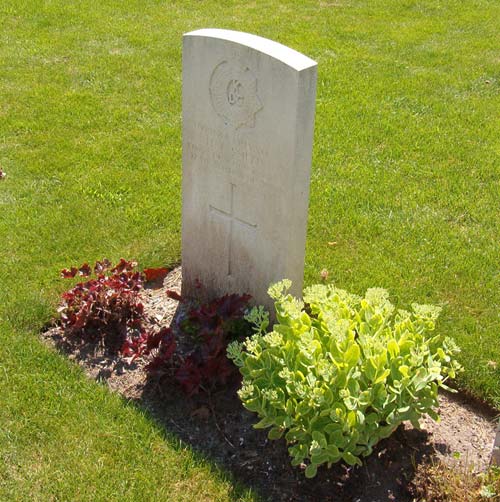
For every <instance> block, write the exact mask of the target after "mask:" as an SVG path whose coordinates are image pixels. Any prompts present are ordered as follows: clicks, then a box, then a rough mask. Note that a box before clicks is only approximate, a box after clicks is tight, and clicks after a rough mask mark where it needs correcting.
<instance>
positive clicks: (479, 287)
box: [0, 0, 500, 500]
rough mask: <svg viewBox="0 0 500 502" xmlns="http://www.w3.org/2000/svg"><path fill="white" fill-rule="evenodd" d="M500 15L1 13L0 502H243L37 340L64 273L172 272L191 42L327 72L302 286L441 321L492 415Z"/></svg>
mask: <svg viewBox="0 0 500 502" xmlns="http://www.w3.org/2000/svg"><path fill="white" fill-rule="evenodd" d="M499 18H500V4H499V3H498V2H496V1H493V0H492V1H486V0H474V1H470V2H462V1H452V0H449V1H442V0H441V1H437V0H434V1H431V0H427V1H423V2H417V1H410V0H405V1H401V0H370V1H355V0H353V1H348V0H345V1H343V0H340V1H332V2H326V1H325V2H312V1H311V2H306V1H300V2H298V1H297V2H268V3H261V2H245V3H243V2H242V3H237V2H229V1H225V2H216V1H215V0H207V1H205V2H164V1H160V0H140V1H139V0H136V1H134V0H129V1H127V2H122V1H109V0H107V1H103V2H99V3H98V2H93V1H91V0H80V1H75V2H62V1H60V0H52V1H42V0H30V1H29V2H27V1H23V0H4V1H3V2H1V4H0V21H1V23H2V30H0V63H1V64H0V66H1V68H2V71H1V72H0V97H1V101H0V167H1V168H2V169H3V170H4V171H6V172H7V178H6V179H5V180H3V181H0V243H1V245H2V252H1V253H0V332H1V339H2V351H0V382H1V389H0V419H1V423H2V427H1V428H0V434H1V438H0V499H2V500H4V499H6V500H25V499H33V498H34V499H35V500H36V499H39V500H45V499H47V500H51V499H55V500H57V499H60V500H99V499H102V500H114V499H118V498H120V499H125V500H138V499H141V500H142V499H144V500H148V499H149V500H158V499H162V498H163V499H165V500H169V499H170V500H196V499H197V498H201V499H202V500H203V497H205V499H206V500H233V499H238V498H240V497H244V498H245V499H248V500H251V499H252V497H253V495H251V494H249V493H247V494H243V495H242V492H241V490H239V489H238V488H234V487H233V486H232V485H231V483H229V482H228V481H226V479H225V478H224V475H223V474H220V473H218V472H216V471H214V470H213V468H211V467H210V466H209V465H208V464H206V463H203V462H202V461H201V460H200V459H197V458H194V457H193V456H192V454H191V453H189V452H187V451H185V450H184V449H183V447H182V446H180V445H179V444H177V443H176V441H175V439H174V438H170V437H164V435H163V433H162V432H161V431H160V430H159V428H158V427H156V426H155V424H154V423H153V422H152V420H151V419H150V418H149V417H148V416H146V415H144V413H142V412H141V411H140V410H137V409H136V408H134V407H132V406H130V405H128V404H127V403H124V402H122V401H121V400H120V399H118V398H117V397H116V396H112V395H110V394H109V393H108V392H107V391H106V390H105V389H103V388H101V387H100V386H98V385H96V384H92V383H89V382H87V381H86V380H85V378H84V377H83V375H82V374H81V372H80V371H79V370H77V369H75V368H74V367H73V366H72V365H71V364H70V363H68V362H67V361H65V360H64V359H63V358H62V357H61V356H59V355H57V354H55V353H53V352H51V351H49V350H48V349H46V348H45V347H43V346H42V345H41V344H40V342H39V341H38V340H37V337H36V335H37V332H38V331H39V330H40V328H41V327H42V326H43V324H44V323H45V322H47V321H48V320H49V319H50V317H51V315H53V313H54V308H55V305H56V303H57V297H58V293H59V292H60V291H61V290H62V289H63V288H64V287H65V284H64V283H63V282H61V281H60V280H59V279H58V278H57V276H58V271H59V270H60V269H61V268H63V267H66V266H70V265H73V264H79V263H81V262H83V261H89V262H91V261H93V260H95V259H100V258H102V257H103V256H107V257H109V258H111V259H114V260H116V259H117V258H119V257H120V256H124V257H127V258H135V259H138V260H139V262H140V263H141V264H142V265H144V266H155V265H160V264H165V263H174V262H176V261H178V260H179V256H180V210H181V197H180V177H181V137H180V118H181V108H180V106H181V105H180V93H181V37H182V34H183V33H184V32H187V31H190V30H193V29H197V28H201V27H224V28H230V29H237V30H242V31H249V32H253V33H256V34H259V35H261V36H265V37H269V38H272V39H274V40H277V41H279V42H282V43H284V44H287V45H289V46H291V47H293V48H295V49H298V50H300V51H302V52H304V53H305V54H307V55H309V56H311V57H312V58H314V59H316V60H317V61H318V63H319V79H318V100H317V115H316V132H315V143H314V157H313V172H312V185H311V207H310V219H309V232H308V244H307V258H306V280H307V282H308V283H311V282H314V281H317V280H318V279H319V275H318V274H319V271H320V270H321V269H323V268H327V269H328V270H329V271H330V277H331V278H333V280H334V281H335V282H336V283H337V284H338V285H339V286H341V287H344V288H346V289H349V290H351V291H353V292H359V293H361V292H363V291H364V289H365V288H367V287H369V286H374V285H378V286H384V287H387V288H388V289H389V290H390V291H391V292H392V293H393V296H394V297H395V299H396V300H397V301H398V302H399V303H400V304H401V305H407V304H408V303H409V302H411V301H418V302H421V303H422V302H433V303H439V304H442V305H443V307H444V311H443V315H442V320H441V328H440V329H441V330H442V331H444V332H448V333H449V334H451V335H453V336H454V337H455V338H456V339H457V341H458V343H459V344H460V346H461V347H462V349H463V353H462V357H461V360H462V362H463V364H464V366H465V368H466V371H465V373H464V375H463V376H462V377H461V380H460V382H459V383H460V385H462V386H464V387H466V388H467V389H468V390H470V391H471V392H473V393H474V394H476V395H477V396H479V397H482V398H485V399H487V400H489V401H490V402H491V403H493V404H494V405H496V406H497V407H498V406H500V343H499V338H500V288H499V280H500V272H499V263H500V260H499V258H500V255H499V252H498V236H499V235H500V232H499V230H500V228H499V227H500V212H499V211H498V207H499V194H500V167H499V157H500V156H499V153H500V148H499V146H500V145H499V134H498V131H499V126H500V123H499V117H500V113H499V112H500V103H499V101H500V98H499V82H500V70H499V66H500V52H499V50H498V47H499V41H500V40H499V35H498V29H497V19H499ZM332 241H334V242H336V243H337V244H336V245H334V246H329V245H328V242H332ZM202 244H203V243H200V245H202ZM238 490H239V491H238Z"/></svg>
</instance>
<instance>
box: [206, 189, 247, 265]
mask: <svg viewBox="0 0 500 502" xmlns="http://www.w3.org/2000/svg"><path fill="white" fill-rule="evenodd" d="M235 187H236V185H235V184H234V183H231V196H230V197H231V205H230V209H229V213H227V212H226V211H222V210H221V209H217V208H216V207H214V206H212V205H210V206H209V208H210V212H212V213H214V214H215V215H217V216H220V217H222V218H224V219H225V220H229V251H228V259H227V275H231V273H232V269H231V257H232V253H233V227H234V225H243V226H244V227H246V228H250V229H252V230H255V229H256V228H257V224H255V223H249V222H248V221H245V220H243V219H241V218H238V217H237V216H235V215H234V189H235Z"/></svg>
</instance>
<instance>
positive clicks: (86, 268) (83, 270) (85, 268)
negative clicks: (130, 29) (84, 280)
mask: <svg viewBox="0 0 500 502" xmlns="http://www.w3.org/2000/svg"><path fill="white" fill-rule="evenodd" d="M90 274H92V269H91V268H90V265H89V264H88V263H84V264H83V265H82V266H81V267H80V268H79V269H78V275H81V276H83V277H88V276H89V275H90Z"/></svg>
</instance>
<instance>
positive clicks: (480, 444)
mask: <svg viewBox="0 0 500 502" xmlns="http://www.w3.org/2000/svg"><path fill="white" fill-rule="evenodd" d="M181 280H182V274H181V269H180V267H178V268H176V269H175V270H173V271H172V272H170V273H169V274H168V276H167V277H166V278H165V281H164V282H163V284H161V285H157V287H156V288H147V289H145V290H144V292H143V302H144V307H145V311H146V313H147V322H148V325H147V326H146V328H148V329H154V330H159V329H160V328H162V327H166V326H172V327H173V328H174V330H175V326H176V323H178V322H179V321H180V320H181V319H182V318H183V316H184V315H185V313H186V310H187V308H186V307H183V306H180V305H179V303H178V302H177V301H176V300H174V299H172V298H169V297H168V296H167V295H166V291H167V290H173V291H176V292H178V293H180V286H181ZM43 337H44V339H45V340H47V341H48V342H49V343H50V344H52V345H54V346H56V347H57V348H58V349H59V350H62V351H64V352H65V353H66V354H68V357H70V358H71V359H73V360H75V361H76V362H77V363H78V364H80V365H81V366H82V367H83V368H84V369H85V371H86V373H87V374H88V375H89V377H90V378H93V379H96V380H100V381H105V382H106V383H107V385H108V386H109V387H110V389H112V390H113V391H115V392H119V393H120V394H122V395H123V396H124V397H126V398H127V399H131V400H133V401H135V402H137V404H139V405H140V406H142V407H144V408H146V409H147V410H148V411H149V412H150V413H151V414H152V415H153V416H154V417H155V419H156V420H157V421H158V422H159V423H160V424H161V425H162V426H163V427H164V428H165V429H166V430H167V431H168V432H169V433H170V434H174V435H176V436H177V437H179V438H180V439H181V440H182V441H184V442H185V443H187V444H189V445H190V446H191V447H192V448H193V449H194V450H197V451H199V452H201V453H202V454H203V455H205V456H207V457H209V458H210V459H212V460H213V461H215V462H216V463H218V464H219V465H221V466H222V467H224V468H225V469H227V470H228V471H230V472H231V473H232V474H233V476H234V477H235V478H236V479H238V480H239V481H241V482H242V483H244V484H246V485H248V486H251V487H253V488H254V489H255V490H256V491H257V492H259V493H260V494H261V495H262V497H263V498H264V499H267V500H271V501H276V502H285V501H300V502H309V501H310V502H313V501H322V502H328V501H336V502H338V501H356V502H379V501H380V502H382V501H384V502H385V501H390V500H394V501H398V502H405V501H407V502H410V501H411V500H412V497H411V495H410V493H409V489H408V487H409V485H410V483H411V480H412V479H413V476H414V473H415V467H416V466H418V465H419V464H421V463H423V462H427V461H429V460H431V459H433V458H438V459H441V460H443V461H445V462H446V463H449V464H454V463H457V462H459V463H466V464H467V465H468V466H470V467H472V468H473V469H474V470H475V471H480V470H483V469H485V468H486V466H487V464H488V461H489V458H490V455H491V451H492V446H493V441H494V438H495V426H494V412H493V411H492V410H490V409H488V408H487V407H485V406H481V405H479V404H478V403H474V402H473V401H471V400H470V399H468V398H466V397H464V396H462V395H460V394H450V393H442V394H441V395H440V408H439V413H440V415H441V422H440V423H435V422H434V421H432V420H431V419H429V418H425V419H423V420H422V422H421V426H422V430H416V429H414V428H413V427H412V426H411V425H410V424H406V423H405V424H403V425H402V426H401V427H400V428H399V429H398V430H397V431H396V432H395V433H394V434H393V435H392V436H391V437H390V438H388V439H386V440H384V441H381V442H380V443H379V445H378V446H377V448H376V450H375V451H374V453H373V454H372V455H371V456H370V457H368V458H367V459H365V461H364V465H363V466H362V467H348V466H345V465H341V464H339V465H335V466H333V467H332V468H331V469H326V468H323V469H320V470H319V471H318V475H317V476H316V477H315V478H314V479H312V480H310V479H306V478H305V477H304V474H303V472H301V471H300V469H298V468H294V467H292V466H291V465H290V459H289V456H288V452H287V448H286V445H285V443H284V441H269V440H268V439H267V433H266V431H262V430H255V429H253V428H252V425H253V424H254V423H255V422H256V421H257V420H256V417H255V415H254V414H253V413H250V412H248V411H246V410H245V409H244V408H243V407H242V405H241V403H240V401H239V399H238V397H237V395H236V391H237V388H238V382H235V383H234V384H232V385H229V386H228V387H227V388H225V389H222V390H221V391H219V392H217V393H214V394H212V395H198V396H194V397H193V398H190V399H187V398H186V396H185V395H184V394H182V392H181V391H180V390H179V389H178V388H177V387H176V386H175V385H174V383H173V382H171V381H159V380H155V379H149V378H148V377H147V375H146V372H145V371H144V366H145V365H146V361H145V360H142V359H137V360H136V361H134V362H133V363H131V364H129V363H127V362H126V361H124V360H123V359H122V358H118V357H112V356H109V355H107V354H106V352H105V350H104V349H103V348H102V347H89V346H77V345H75V344H74V343H72V342H71V341H70V340H68V339H66V338H65V337H64V333H63V332H62V330H61V328H59V327H58V326H56V327H53V328H51V329H49V330H48V331H46V332H44V333H43Z"/></svg>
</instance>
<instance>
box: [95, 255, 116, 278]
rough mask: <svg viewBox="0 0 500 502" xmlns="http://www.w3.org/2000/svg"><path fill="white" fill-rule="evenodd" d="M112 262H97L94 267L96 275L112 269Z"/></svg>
mask: <svg viewBox="0 0 500 502" xmlns="http://www.w3.org/2000/svg"><path fill="white" fill-rule="evenodd" d="M111 265H112V264H111V262H110V261H109V260H108V259H107V258H103V260H102V261H96V262H95V265H94V274H96V275H99V274H103V273H104V272H106V271H107V270H109V269H110V268H111Z"/></svg>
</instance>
